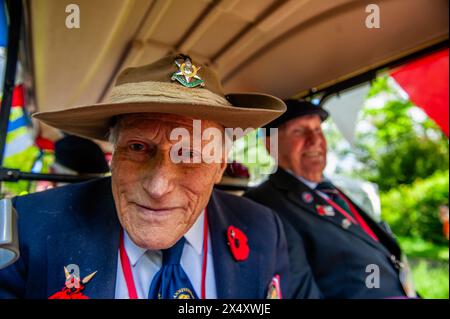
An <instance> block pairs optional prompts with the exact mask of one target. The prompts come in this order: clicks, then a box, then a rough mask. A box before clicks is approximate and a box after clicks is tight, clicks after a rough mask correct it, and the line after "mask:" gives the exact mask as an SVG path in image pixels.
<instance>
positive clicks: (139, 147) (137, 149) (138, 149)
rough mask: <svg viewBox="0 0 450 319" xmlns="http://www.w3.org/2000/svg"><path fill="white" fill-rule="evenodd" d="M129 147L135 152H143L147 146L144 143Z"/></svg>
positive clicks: (133, 144)
mask: <svg viewBox="0 0 450 319" xmlns="http://www.w3.org/2000/svg"><path fill="white" fill-rule="evenodd" d="M128 147H129V148H130V150H132V151H133V152H143V151H144V150H145V145H144V144H142V143H131V144H130V145H129V146H128Z"/></svg>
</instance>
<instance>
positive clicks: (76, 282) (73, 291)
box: [48, 267, 97, 299]
mask: <svg viewBox="0 0 450 319" xmlns="http://www.w3.org/2000/svg"><path fill="white" fill-rule="evenodd" d="M96 273H97V271H94V272H93V273H91V274H90V275H87V276H86V277H84V278H83V279H82V280H80V277H78V276H77V275H76V274H71V273H70V272H69V270H68V269H67V268H66V267H64V275H65V277H66V282H65V285H64V288H63V289H61V291H58V292H56V293H54V294H53V295H51V296H50V297H49V298H48V299H89V297H88V296H86V295H84V294H83V290H84V288H85V286H86V284H87V283H88V282H89V281H90V280H91V279H92V277H94V276H95V274H96Z"/></svg>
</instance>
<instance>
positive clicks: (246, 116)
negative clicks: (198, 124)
mask: <svg viewBox="0 0 450 319" xmlns="http://www.w3.org/2000/svg"><path fill="white" fill-rule="evenodd" d="M226 98H227V100H228V101H229V102H230V103H231V104H232V106H217V105H214V106H212V105H204V104H179V103H170V104H169V103H155V102H134V103H98V104H93V105H84V106H76V107H71V108H68V109H65V110H61V111H53V112H41V113H35V114H34V115H33V117H35V118H37V119H39V120H41V121H42V122H44V123H46V124H48V125H50V126H53V127H55V128H57V129H60V130H62V131H65V132H68V133H71V134H75V135H79V136H82V137H88V138H93V139H98V140H103V141H106V140H108V133H109V129H110V127H111V125H112V124H113V119H114V118H115V117H116V116H119V115H125V114H133V113H167V114H176V115H181V116H187V117H191V118H194V119H203V120H211V121H215V122H217V123H219V124H221V125H223V126H224V127H226V128H238V127H240V128H242V129H244V130H245V129H247V128H258V127H262V126H264V125H265V124H267V123H269V122H271V121H273V120H274V119H275V118H277V117H279V116H280V115H281V114H283V113H284V112H285V110H286V105H285V103H284V102H283V101H282V100H280V99H278V98H276V97H274V96H271V95H266V94H257V93H236V94H229V95H227V96H226Z"/></svg>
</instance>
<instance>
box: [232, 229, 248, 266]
mask: <svg viewBox="0 0 450 319" xmlns="http://www.w3.org/2000/svg"><path fill="white" fill-rule="evenodd" d="M227 238H228V245H229V246H230V250H231V254H232V255H233V257H234V259H235V260H236V261H243V260H246V259H247V258H248V254H249V253H250V248H249V247H248V240H247V236H246V235H245V234H244V233H243V232H242V231H241V230H240V229H239V228H236V227H234V226H230V227H228V230H227Z"/></svg>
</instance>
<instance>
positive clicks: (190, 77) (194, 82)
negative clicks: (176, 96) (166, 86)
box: [171, 57, 205, 88]
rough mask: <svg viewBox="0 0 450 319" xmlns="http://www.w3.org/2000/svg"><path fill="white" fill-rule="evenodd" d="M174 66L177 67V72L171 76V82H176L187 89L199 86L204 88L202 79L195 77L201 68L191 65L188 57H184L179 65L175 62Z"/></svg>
mask: <svg viewBox="0 0 450 319" xmlns="http://www.w3.org/2000/svg"><path fill="white" fill-rule="evenodd" d="M175 64H176V65H177V67H178V71H177V72H175V73H173V74H172V77H171V80H172V81H178V82H180V83H181V84H182V85H183V86H185V87H188V88H194V87H196V86H199V85H200V86H205V82H204V81H203V79H202V78H200V76H198V75H197V72H198V71H199V70H200V68H201V67H198V66H196V65H194V64H192V61H191V59H190V58H189V57H185V58H184V61H183V62H182V63H180V62H179V61H178V60H175Z"/></svg>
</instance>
